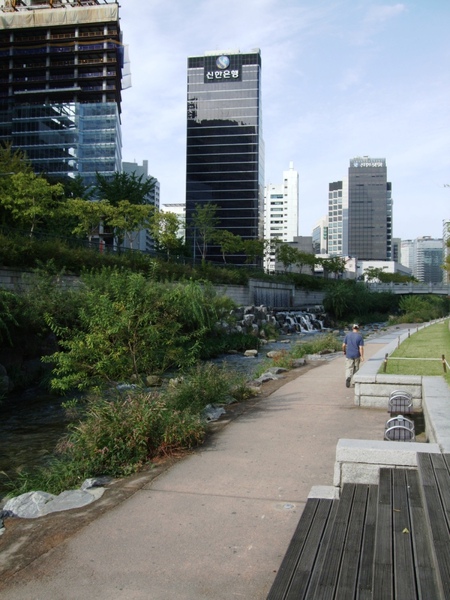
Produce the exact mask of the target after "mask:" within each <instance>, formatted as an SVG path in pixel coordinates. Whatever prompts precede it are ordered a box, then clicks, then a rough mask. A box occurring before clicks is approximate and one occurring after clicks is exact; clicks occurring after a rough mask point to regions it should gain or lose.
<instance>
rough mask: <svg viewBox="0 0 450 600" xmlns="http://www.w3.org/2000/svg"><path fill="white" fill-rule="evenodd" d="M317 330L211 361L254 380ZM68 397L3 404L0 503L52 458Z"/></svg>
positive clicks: (37, 396)
mask: <svg viewBox="0 0 450 600" xmlns="http://www.w3.org/2000/svg"><path fill="white" fill-rule="evenodd" d="M318 331H319V330H314V329H313V328H311V329H306V328H302V331H301V332H298V333H293V334H291V335H289V336H281V337H280V339H279V340H277V341H275V342H269V343H268V344H266V345H264V346H261V348H260V351H259V353H258V355H257V356H256V357H245V356H243V354H226V355H222V356H219V357H218V358H216V359H214V360H213V361H211V362H214V363H215V364H221V365H226V366H228V367H229V368H230V369H233V370H235V371H236V372H237V373H238V374H239V375H244V376H245V377H246V378H247V379H248V380H251V379H252V377H253V376H254V373H255V371H256V369H257V368H258V367H259V365H260V364H261V363H262V362H264V361H266V360H267V357H266V355H267V352H269V351H270V350H289V347H290V345H291V344H292V343H295V341H298V340H299V339H300V337H301V338H302V339H305V338H307V337H308V336H311V335H315V334H317V333H318ZM283 339H284V341H283ZM67 399H68V398H60V397H57V396H54V395H53V396H52V395H50V394H48V393H43V392H41V391H39V390H30V391H28V392H26V393H24V394H22V395H20V396H16V397H11V398H8V399H7V400H5V401H3V402H2V403H1V404H0V415H1V419H0V506H1V502H2V498H4V496H5V495H6V492H7V490H6V483H7V482H8V481H10V480H14V479H15V478H17V476H18V473H20V471H21V470H24V469H25V470H31V469H34V468H38V467H40V466H43V465H45V462H46V460H48V458H49V457H51V455H52V452H53V450H54V448H55V446H56V444H57V442H58V440H59V439H60V438H61V437H62V436H63V435H64V433H65V432H66V428H67V425H68V424H69V422H70V421H69V419H68V418H67V416H66V414H65V411H64V409H63V407H62V403H63V402H64V401H67Z"/></svg>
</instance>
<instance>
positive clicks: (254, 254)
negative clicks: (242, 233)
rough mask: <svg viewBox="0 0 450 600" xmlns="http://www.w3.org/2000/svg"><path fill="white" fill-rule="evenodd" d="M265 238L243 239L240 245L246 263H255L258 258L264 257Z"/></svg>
mask: <svg viewBox="0 0 450 600" xmlns="http://www.w3.org/2000/svg"><path fill="white" fill-rule="evenodd" d="M266 245H267V242H266V240H259V239H258V240H256V239H254V240H243V242H242V247H243V249H244V252H245V254H246V255H247V259H246V261H245V262H246V263H250V264H251V263H255V262H256V261H257V259H258V258H261V259H262V258H263V257H264V252H265V249H266Z"/></svg>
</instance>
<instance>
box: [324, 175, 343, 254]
mask: <svg viewBox="0 0 450 600" xmlns="http://www.w3.org/2000/svg"><path fill="white" fill-rule="evenodd" d="M327 245H328V250H327V252H328V254H329V255H330V256H347V255H348V180H347V179H346V178H344V179H342V181H334V182H332V183H330V184H329V185H328V231H327Z"/></svg>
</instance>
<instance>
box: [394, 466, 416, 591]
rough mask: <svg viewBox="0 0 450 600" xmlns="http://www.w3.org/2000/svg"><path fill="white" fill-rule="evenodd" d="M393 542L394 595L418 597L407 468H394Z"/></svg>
mask: <svg viewBox="0 0 450 600" xmlns="http://www.w3.org/2000/svg"><path fill="white" fill-rule="evenodd" d="M392 542H393V564H394V596H395V598H396V600H411V598H417V589H416V576H415V570H414V547H413V543H412V525H411V520H410V515H409V505H408V488H407V484H406V469H393V470H392Z"/></svg>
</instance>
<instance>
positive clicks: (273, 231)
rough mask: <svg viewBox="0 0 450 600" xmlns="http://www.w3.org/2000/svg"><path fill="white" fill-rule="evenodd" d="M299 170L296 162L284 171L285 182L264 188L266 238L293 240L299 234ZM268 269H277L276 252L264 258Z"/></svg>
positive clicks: (291, 163) (284, 240)
mask: <svg viewBox="0 0 450 600" xmlns="http://www.w3.org/2000/svg"><path fill="white" fill-rule="evenodd" d="M298 202H299V184H298V171H296V170H295V169H294V163H293V162H290V163H289V170H287V171H283V183H282V184H279V185H273V184H271V183H269V184H267V185H266V186H265V188H264V239H265V240H274V239H278V240H280V241H282V242H292V241H293V240H294V238H295V237H297V236H298ZM264 268H265V269H266V271H274V270H275V253H274V252H273V251H272V252H269V253H268V254H267V255H266V258H265V260H264Z"/></svg>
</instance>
